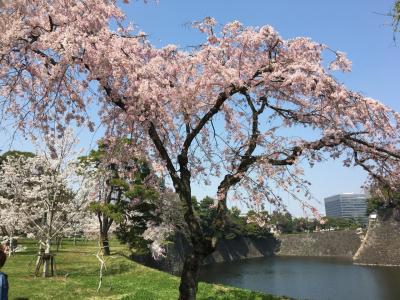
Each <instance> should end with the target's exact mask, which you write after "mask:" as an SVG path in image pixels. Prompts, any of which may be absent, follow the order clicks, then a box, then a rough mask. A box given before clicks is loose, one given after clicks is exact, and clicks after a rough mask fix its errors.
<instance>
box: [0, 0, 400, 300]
mask: <svg viewBox="0 0 400 300" xmlns="http://www.w3.org/2000/svg"><path fill="white" fill-rule="evenodd" d="M114 21H115V22H114ZM122 22H123V13H122V12H121V11H120V10H119V9H118V8H117V7H116V6H115V2H114V1H99V0H88V1H85V2H81V1H71V2H69V3H68V4H66V3H65V2H64V1H61V0H57V1H52V2H51V4H49V3H48V2H47V1H44V0H40V1H35V2H28V3H27V2H26V1H3V2H2V8H1V18H0V28H1V29H2V32H3V35H2V37H1V40H0V59H1V62H2V63H1V67H0V95H2V96H3V97H2V105H3V107H4V110H3V111H4V112H5V113H7V114H9V115H8V117H11V116H13V117H14V118H16V119H17V120H18V124H19V127H20V128H26V129H32V127H35V126H37V127H39V128H40V129H42V130H45V131H46V130H48V129H49V128H50V126H49V124H53V123H54V122H56V123H62V121H67V122H68V121H71V120H76V121H77V123H78V124H87V125H88V126H89V127H92V125H93V124H92V123H91V122H92V121H91V120H90V119H88V118H87V113H86V108H87V107H88V106H87V105H88V102H89V99H88V97H89V95H90V94H92V93H91V91H92V87H93V86H94V85H97V87H98V88H99V93H98V94H96V96H98V100H99V102H100V104H101V105H102V108H103V109H102V110H101V120H102V121H103V122H104V123H103V124H104V125H105V126H106V127H107V134H109V135H117V136H130V137H131V138H132V139H133V140H135V144H134V145H132V147H134V148H135V151H137V152H138V153H140V154H141V155H139V156H143V157H146V159H147V161H149V162H151V163H152V165H153V169H154V170H155V172H159V173H160V174H168V175H169V181H170V184H171V185H172V186H173V187H174V189H175V191H176V193H177V194H178V195H179V198H180V201H181V203H182V206H183V208H184V218H185V222H186V224H187V230H188V237H189V242H190V244H191V246H192V249H193V251H192V252H191V253H188V255H187V257H186V259H185V262H184V267H183V272H182V276H181V284H180V299H195V297H196V292H197V282H198V272H199V267H200V265H201V262H202V260H203V259H204V257H205V256H207V255H208V254H210V253H211V252H213V251H214V249H215V245H216V242H217V240H218V238H219V235H220V234H219V233H220V232H221V231H222V230H223V228H224V225H225V223H226V222H225V220H226V218H225V215H226V212H227V200H228V196H229V197H230V198H231V197H240V198H241V199H242V200H243V201H246V200H247V201H249V202H253V203H255V204H256V205H255V206H258V207H260V205H259V204H260V203H261V202H263V201H269V202H271V203H273V204H274V205H275V206H278V207H279V206H281V204H282V202H281V199H280V198H279V197H277V196H276V194H275V190H276V189H281V190H284V191H286V192H287V193H289V194H290V195H292V197H294V198H297V199H298V200H300V201H302V200H301V199H299V191H304V193H305V194H306V195H308V191H307V182H306V181H305V180H303V179H302V174H303V173H302V169H301V167H300V165H299V163H300V161H307V160H308V162H309V163H310V164H311V165H313V164H314V163H316V162H319V161H320V160H322V159H323V157H324V155H325V156H329V157H331V158H338V157H341V158H343V159H344V160H343V163H344V165H345V166H352V165H358V166H361V167H362V168H363V169H365V170H366V171H367V172H369V173H370V174H373V175H372V176H373V177H374V178H379V179H380V180H387V179H388V180H389V181H390V182H388V184H389V185H392V184H393V182H395V181H398V180H397V178H398V174H399V172H397V170H398V169H397V167H398V162H399V158H400V155H399V151H398V149H397V145H398V144H399V143H398V142H399V135H398V133H399V131H398V128H399V125H398V123H399V122H398V121H399V119H400V117H399V115H398V114H397V113H396V112H394V111H393V110H391V109H389V108H387V107H385V106H384V105H382V104H381V103H379V102H378V101H376V100H373V99H370V98H367V97H364V96H363V95H361V94H359V93H355V92H353V91H350V90H348V89H346V88H345V87H344V86H343V84H341V83H340V82H338V81H337V80H336V79H335V78H334V76H333V74H332V71H334V70H342V71H350V69H351V63H350V62H349V61H348V60H347V59H346V57H345V55H344V53H342V52H334V51H332V50H331V49H330V48H329V47H327V46H326V45H322V44H320V43H316V42H313V41H311V40H310V39H308V38H295V39H290V40H285V39H283V38H282V37H280V36H279V34H278V33H277V32H276V31H275V30H274V29H273V28H272V27H270V26H263V27H260V28H251V27H244V26H243V25H242V24H240V23H239V22H236V21H235V22H232V23H228V24H226V25H224V26H222V28H221V29H220V30H219V28H217V27H218V25H217V22H216V21H215V20H214V19H212V18H206V19H205V20H204V21H203V22H198V23H195V24H194V25H195V27H197V28H198V29H199V30H200V31H202V32H204V33H205V35H206V38H205V41H204V43H203V44H202V45H199V47H195V48H193V49H192V50H191V51H190V52H187V51H181V50H179V49H178V48H177V47H176V46H171V45H169V46H166V47H164V48H161V49H157V48H155V47H153V46H151V45H150V43H148V42H147V41H146V39H145V36H144V35H142V34H139V35H137V36H133V35H132V32H131V31H130V30H129V28H123V27H122V25H118V28H117V31H114V30H112V29H110V28H109V24H122ZM218 32H219V33H218ZM324 52H328V53H330V54H332V55H333V56H334V57H335V58H334V59H333V61H332V62H331V63H330V64H329V66H328V67H327V66H326V64H325V63H323V61H322V57H323V53H324ZM28 108H29V110H28ZM49 112H51V113H49ZM32 120H34V122H33V121H32ZM302 127H305V128H308V129H309V130H310V131H312V134H307V131H306V130H301V131H300V133H301V134H304V135H303V136H302V137H299V136H297V135H292V136H290V135H288V134H287V132H288V128H302ZM58 130H59V131H62V130H63V127H62V126H61V125H60V126H59V128H58ZM389 175H391V176H389ZM213 176H214V177H216V178H220V179H221V181H220V183H219V185H218V188H217V191H216V200H217V203H216V204H215V206H214V208H213V209H215V211H216V213H215V218H214V220H213V228H215V229H216V230H215V231H214V232H215V233H217V234H216V235H212V236H210V235H208V234H207V233H206V232H204V231H203V228H202V226H201V221H200V220H199V217H198V215H197V214H196V212H195V210H194V207H193V202H192V189H191V188H192V186H191V185H192V183H193V181H197V182H204V184H207V183H209V182H210V178H211V177H213ZM303 204H304V205H307V203H303Z"/></svg>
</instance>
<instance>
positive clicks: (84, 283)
mask: <svg viewBox="0 0 400 300" xmlns="http://www.w3.org/2000/svg"><path fill="white" fill-rule="evenodd" d="M20 244H22V245H24V246H26V247H27V250H26V251H24V252H21V253H17V255H16V256H15V257H11V258H9V259H8V260H7V263H6V265H5V267H4V269H3V270H2V271H3V272H5V273H7V274H8V276H9V283H10V299H18V298H19V299H30V300H33V299H74V300H77V299H123V300H128V299H135V300H141V299H146V300H147V299H148V300H163V299H165V300H169V299H177V297H178V285H179V278H177V277H175V276H171V275H169V274H167V273H163V272H159V271H157V270H153V269H150V268H147V267H144V266H142V265H140V264H137V263H135V262H132V261H130V260H129V259H128V258H127V257H126V255H127V254H128V252H127V249H125V247H123V246H116V245H117V244H118V243H117V242H114V243H113V244H112V248H111V249H112V251H113V252H112V255H111V256H110V257H109V258H108V259H107V271H106V272H105V277H104V280H103V285H102V288H101V289H100V291H99V292H97V291H96V290H97V285H98V279H99V278H98V272H99V262H98V260H97V259H96V257H95V253H96V252H97V247H96V243H94V242H87V243H85V242H83V241H80V242H78V244H77V246H74V245H73V244H72V242H71V241H66V242H64V243H63V245H62V248H61V249H60V251H59V252H58V253H57V254H56V263H57V276H55V277H53V278H46V279H44V278H34V277H33V273H34V267H35V266H34V265H35V258H36V257H35V253H36V249H37V246H36V244H35V243H34V242H33V241H29V240H24V241H21V242H20ZM198 299H207V300H211V299H246V300H249V299H263V300H265V299H270V300H275V299H285V298H280V297H274V296H270V295H263V294H259V293H255V292H251V291H247V290H242V289H236V288H231V287H226V286H222V285H215V284H207V283H200V285H199V293H198Z"/></svg>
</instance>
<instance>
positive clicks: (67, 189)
mask: <svg viewBox="0 0 400 300" xmlns="http://www.w3.org/2000/svg"><path fill="white" fill-rule="evenodd" d="M72 138H73V137H72V135H71V134H70V133H67V134H66V135H65V136H63V137H62V138H61V139H52V143H51V144H52V147H51V149H47V150H48V151H47V152H42V153H41V154H37V155H35V156H33V157H26V156H21V155H19V156H8V157H7V158H6V159H5V160H4V161H3V163H2V167H1V171H0V191H1V194H2V195H5V196H2V197H1V204H2V207H3V209H4V211H3V212H4V213H5V216H6V217H7V218H8V217H9V218H11V217H15V218H17V219H20V221H19V222H24V224H25V226H24V227H23V228H21V226H18V228H19V229H21V230H23V231H24V232H25V233H28V234H31V235H34V236H35V238H36V239H37V240H38V241H39V242H40V248H41V249H42V248H43V251H44V255H45V256H46V258H47V257H50V256H51V245H52V240H53V239H54V238H55V237H56V236H57V235H59V234H61V232H62V231H63V230H64V229H65V227H66V226H67V225H68V224H69V222H71V221H72V220H74V219H75V218H76V217H77V216H78V215H79V214H80V212H81V211H82V210H84V208H85V205H86V200H87V195H88V193H89V190H90V187H89V186H86V185H85V182H84V180H83V179H82V178H81V177H79V176H77V174H76V173H75V170H76V169H75V168H76V163H75V162H73V161H71V160H70V158H71V157H70V155H71V150H72V149H73V145H74V140H73V139H72ZM7 211H9V212H10V215H7ZM28 225H29V226H28ZM41 258H42V257H41ZM42 259H43V258H42ZM39 261H40V260H38V262H39ZM43 263H44V265H43V276H44V277H47V276H49V275H50V269H49V268H50V265H49V264H50V261H49V260H48V259H44V261H43Z"/></svg>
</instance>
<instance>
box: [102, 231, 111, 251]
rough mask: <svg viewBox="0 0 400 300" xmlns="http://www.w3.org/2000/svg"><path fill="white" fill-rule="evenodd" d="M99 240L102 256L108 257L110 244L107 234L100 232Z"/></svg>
mask: <svg viewBox="0 0 400 300" xmlns="http://www.w3.org/2000/svg"><path fill="white" fill-rule="evenodd" d="M100 239H101V246H102V247H103V255H105V256H108V255H110V243H109V240H108V233H107V232H102V233H101V234H100Z"/></svg>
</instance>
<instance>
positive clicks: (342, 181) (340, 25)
mask: <svg viewBox="0 0 400 300" xmlns="http://www.w3.org/2000/svg"><path fill="white" fill-rule="evenodd" d="M393 2H394V1H392V0H380V1H377V0H375V1H373V0H351V1H349V0H347V1H346V0H336V1H321V0H307V1H293V0H292V1H291V0H280V1H269V0H219V1H218V0H213V1H211V0H201V1H199V0H160V1H159V2H158V3H156V2H155V1H150V2H149V3H148V4H144V3H142V2H141V1H134V2H133V3H131V4H129V5H126V4H121V7H122V8H123V10H124V11H125V12H126V13H127V16H128V20H130V21H133V22H134V23H135V24H136V25H137V26H138V28H139V29H140V30H143V31H145V32H146V33H147V34H148V36H149V39H150V40H151V41H152V43H153V44H154V45H156V46H163V45H166V44H178V45H179V46H180V47H182V48H184V47H187V46H191V45H198V44H199V43H200V42H202V35H201V34H199V33H197V31H196V30H194V29H192V28H191V27H190V26H189V25H188V24H189V23H190V22H192V21H195V20H201V19H203V18H204V17H206V16H213V17H214V18H215V19H216V20H217V21H218V22H219V23H226V22H229V21H232V20H239V21H240V22H242V23H243V24H244V25H248V26H260V25H265V24H269V25H272V26H273V27H274V28H275V29H277V30H278V31H279V32H280V34H281V35H282V36H283V37H284V38H294V37H298V36H307V37H310V38H312V39H313V40H316V41H319V42H321V43H325V44H327V45H329V46H330V47H331V48H332V49H336V50H341V51H343V52H346V53H347V54H348V57H349V58H350V59H351V60H352V62H353V72H352V73H347V74H343V75H339V76H338V78H339V79H340V80H341V81H342V82H344V83H345V85H346V86H348V87H349V88H351V89H353V90H355V91H358V92H361V93H363V94H364V95H367V96H369V97H373V98H375V99H378V100H380V101H382V102H383V103H385V104H386V105H388V106H391V107H393V108H394V109H396V110H398V111H400V101H399V97H400V96H399V95H400V93H399V92H400V84H399V79H400V77H399V72H400V35H399V36H398V45H395V43H394V42H393V32H392V28H391V27H390V19H389V18H388V17H385V16H383V14H385V13H387V12H389V10H390V8H391V6H392V5H393ZM0 139H1V140H0V149H7V147H8V139H7V137H6V136H5V134H4V133H0ZM83 139H84V140H88V137H87V135H86V134H85V135H83ZM89 142H90V141H89V140H88V141H86V142H85V143H84V145H85V146H87V145H89ZM13 148H18V149H21V148H23V149H29V148H30V145H29V143H28V142H26V141H24V140H23V139H21V138H19V139H16V140H15V142H14V143H13ZM306 179H307V180H309V181H310V182H311V183H312V184H313V185H312V187H311V191H312V192H313V195H314V196H315V197H316V198H317V199H319V200H321V204H317V207H318V208H320V210H321V212H324V208H323V198H324V197H327V196H330V195H332V194H336V193H340V192H360V191H361V189H360V186H361V184H362V182H363V180H364V179H365V174H364V172H362V171H361V170H360V169H356V168H351V169H348V168H344V167H342V166H341V163H340V162H327V163H322V164H320V165H317V166H315V167H314V168H312V169H309V168H306ZM210 191H211V190H207V189H204V187H200V186H195V187H194V193H195V194H196V195H197V196H198V197H199V198H202V197H203V196H205V195H206V194H211V195H212V193H213V191H211V192H210ZM282 196H283V198H286V197H285V195H282ZM286 203H287V204H288V207H289V210H290V211H291V212H292V213H294V214H295V215H300V214H301V210H300V209H299V208H298V205H296V203H293V202H288V201H287V200H286Z"/></svg>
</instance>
